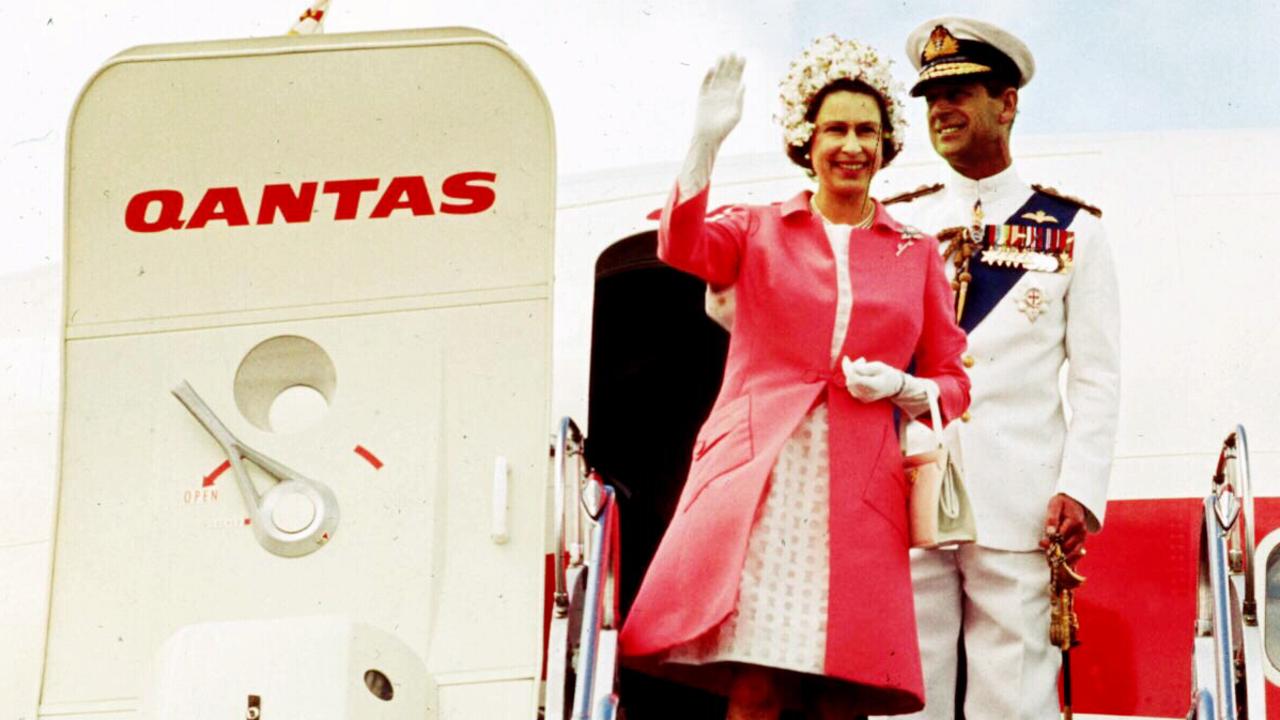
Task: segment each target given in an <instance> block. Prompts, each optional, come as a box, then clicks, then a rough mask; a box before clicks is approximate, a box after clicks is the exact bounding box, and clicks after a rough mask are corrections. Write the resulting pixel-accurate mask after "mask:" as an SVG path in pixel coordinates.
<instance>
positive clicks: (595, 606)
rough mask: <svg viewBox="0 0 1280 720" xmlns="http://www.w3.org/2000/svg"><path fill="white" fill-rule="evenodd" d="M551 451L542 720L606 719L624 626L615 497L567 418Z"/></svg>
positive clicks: (613, 706)
mask: <svg viewBox="0 0 1280 720" xmlns="http://www.w3.org/2000/svg"><path fill="white" fill-rule="evenodd" d="M551 452H552V455H553V467H554V473H555V487H554V501H555V508H554V512H555V522H554V526H555V527H554V533H555V540H554V542H555V544H554V551H555V559H554V562H553V566H554V573H555V588H554V591H553V596H552V597H553V613H552V620H551V629H550V636H549V638H548V647H547V653H548V658H547V694H546V705H545V717H546V718H548V720H552V719H554V720H569V719H572V720H611V718H613V717H615V716H616V713H617V710H618V704H619V701H618V696H617V694H616V692H615V690H614V686H615V681H616V678H617V665H618V662H617V658H618V630H619V629H620V625H621V612H620V607H619V588H618V582H619V570H620V563H621V553H620V541H619V516H618V506H617V498H616V495H615V493H614V490H613V488H611V487H609V486H607V485H606V484H605V483H604V481H603V479H602V478H601V477H600V475H599V474H598V473H596V472H594V471H593V470H591V468H590V465H589V463H588V462H587V461H586V457H585V454H584V452H585V443H584V439H583V435H582V432H581V431H580V430H579V429H578V426H577V424H575V423H574V422H573V420H571V419H570V418H567V417H566V418H564V419H563V420H561V422H560V428H559V432H558V433H557V434H556V438H555V445H554V446H553V447H552V448H551ZM588 523H589V524H590V528H589V532H590V535H589V536H588V535H587V532H588V531H585V530H584V528H585V526H586V525H587V524H588ZM570 693H572V694H570Z"/></svg>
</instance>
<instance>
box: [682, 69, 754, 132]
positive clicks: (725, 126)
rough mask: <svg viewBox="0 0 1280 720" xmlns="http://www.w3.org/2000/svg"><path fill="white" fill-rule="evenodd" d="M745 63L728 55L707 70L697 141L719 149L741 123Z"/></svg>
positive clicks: (702, 90) (697, 121)
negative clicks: (713, 145) (710, 144)
mask: <svg viewBox="0 0 1280 720" xmlns="http://www.w3.org/2000/svg"><path fill="white" fill-rule="evenodd" d="M744 65H746V60H744V59H743V58H741V57H739V56H737V55H725V56H723V57H721V58H720V59H719V60H717V61H716V64H715V65H714V66H713V67H712V68H711V69H710V70H707V75H706V77H704V78H703V79H702V89H701V90H700V91H699V92H698V115H697V120H696V122H695V124H694V135H695V137H696V138H697V139H698V140H700V141H702V142H707V143H712V144H715V145H719V144H720V143H721V142H722V141H723V140H724V139H725V138H726V137H728V136H729V132H730V131H731V130H733V128H734V127H735V126H737V124H738V121H739V120H741V119H742V93H743V89H744V86H743V84H742V68H743V66H744Z"/></svg>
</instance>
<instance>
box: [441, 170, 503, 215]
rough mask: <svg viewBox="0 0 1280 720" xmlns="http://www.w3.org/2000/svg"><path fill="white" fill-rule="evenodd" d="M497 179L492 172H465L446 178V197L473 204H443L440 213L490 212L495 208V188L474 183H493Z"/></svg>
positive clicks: (467, 213)
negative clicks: (491, 208)
mask: <svg viewBox="0 0 1280 720" xmlns="http://www.w3.org/2000/svg"><path fill="white" fill-rule="evenodd" d="M497 177H498V176H497V175H495V174H494V173H491V172H464V173H458V174H457V175H450V176H449V177H447V178H445V181H444V186H443V187H442V189H443V190H444V194H445V196H446V197H450V198H453V199H455V200H470V201H471V202H469V203H465V204H458V203H447V202H446V203H441V204H440V212H445V213H449V214H451V215H469V214H471V213H478V212H484V211H485V210H488V209H489V208H490V207H492V206H493V201H494V199H495V197H496V196H495V194H494V191H493V188H492V187H488V186H486V185H475V184H473V183H475V182H480V181H483V182H487V183H492V182H494V181H495V180H496V179H497Z"/></svg>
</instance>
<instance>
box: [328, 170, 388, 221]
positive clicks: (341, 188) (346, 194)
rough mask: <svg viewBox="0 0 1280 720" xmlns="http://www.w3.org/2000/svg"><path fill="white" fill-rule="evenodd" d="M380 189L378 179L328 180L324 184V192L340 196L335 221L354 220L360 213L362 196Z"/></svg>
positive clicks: (335, 211) (334, 213) (334, 215)
mask: <svg viewBox="0 0 1280 720" xmlns="http://www.w3.org/2000/svg"><path fill="white" fill-rule="evenodd" d="M377 189H378V178H360V179H358V180H328V181H326V182H325V184H324V192H326V193H335V194H337V196H338V207H337V208H335V209H334V211H333V219H334V220H354V219H355V217H356V213H358V212H359V211H360V196H361V195H362V194H364V193H366V192H369V191H371V190H377Z"/></svg>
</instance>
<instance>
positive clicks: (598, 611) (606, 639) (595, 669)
mask: <svg viewBox="0 0 1280 720" xmlns="http://www.w3.org/2000/svg"><path fill="white" fill-rule="evenodd" d="M616 500H617V498H616V495H615V494H614V490H613V488H611V487H608V486H607V485H605V484H604V482H603V480H602V479H601V478H600V476H599V475H598V474H596V473H592V474H591V477H590V479H589V480H588V483H587V487H586V488H584V490H583V493H582V502H583V509H584V510H585V511H586V513H587V515H588V516H589V517H590V518H591V519H592V520H593V521H594V523H595V527H594V528H593V532H592V537H591V545H590V553H589V554H590V560H589V564H588V567H589V568H590V570H589V572H588V575H587V592H586V595H585V597H584V599H583V608H582V635H581V639H580V641H579V645H578V673H577V679H576V683H575V686H574V692H573V714H572V718H573V720H592V718H593V717H595V718H600V717H601V716H607V715H611V714H612V711H613V710H614V709H615V708H616V704H617V699H616V697H614V696H613V685H614V677H615V675H616V673H617V649H618V629H619V628H618V624H619V620H620V614H619V611H618V609H619V608H618V569H619V562H620V559H621V555H620V554H619V550H620V547H619V541H618V530H619V524H618V506H617V502H616ZM593 708H594V709H595V714H594V715H593V714H592V710H593Z"/></svg>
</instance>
